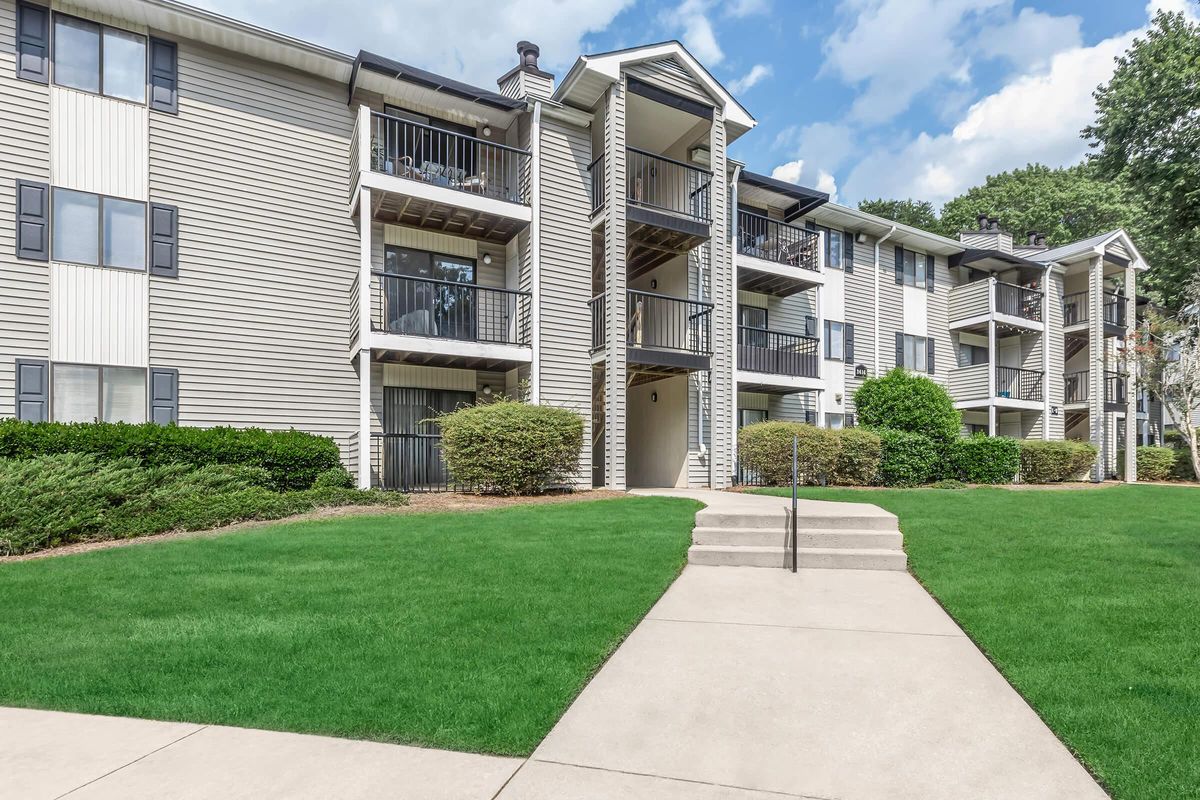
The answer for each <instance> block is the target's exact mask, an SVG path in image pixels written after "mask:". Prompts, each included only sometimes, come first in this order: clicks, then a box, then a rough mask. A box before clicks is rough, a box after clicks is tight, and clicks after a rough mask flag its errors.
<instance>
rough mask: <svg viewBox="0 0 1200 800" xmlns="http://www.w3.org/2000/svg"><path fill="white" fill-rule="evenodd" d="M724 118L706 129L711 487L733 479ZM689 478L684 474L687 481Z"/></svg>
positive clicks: (731, 283) (732, 289) (733, 288)
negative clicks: (708, 155) (710, 304)
mask: <svg viewBox="0 0 1200 800" xmlns="http://www.w3.org/2000/svg"><path fill="white" fill-rule="evenodd" d="M725 145H726V140H725V116H724V113H723V111H722V110H721V109H719V108H718V109H715V110H714V111H713V121H712V129H711V131H710V133H709V151H710V152H711V153H712V188H711V191H712V203H711V208H712V211H711V213H712V230H711V233H712V236H711V238H710V239H709V241H708V244H707V245H706V247H707V248H708V250H709V257H710V258H711V263H712V267H713V269H712V297H711V298H710V299H711V300H712V302H713V310H712V315H713V318H712V348H713V357H712V373H711V374H712V384H713V385H712V395H711V396H712V418H713V419H714V420H718V421H719V423H720V424H717V425H715V426H713V430H712V437H713V438H712V441H713V446H712V451H711V455H710V459H709V460H710V461H711V466H710V469H709V470H708V472H709V478H708V480H709V481H710V483H709V484H708V485H711V486H712V487H713V488H714V489H718V488H724V487H725V486H728V485H729V484H730V482H731V480H732V478H733V474H734V464H733V427H734V426H733V425H732V424H730V423H731V421H732V420H733V419H734V415H735V405H736V393H737V385H736V384H735V383H734V378H733V372H734V363H733V362H734V353H735V352H736V349H737V347H736V340H735V339H734V323H735V320H734V316H733V313H734V308H733V307H734V301H735V300H736V297H737V280H736V275H735V274H734V270H735V266H734V263H733V257H732V254H731V252H730V251H731V248H730V244H729V233H728V231H729V223H728V216H729V215H728V214H726V209H727V205H728V202H729V192H728V187H729V172H728V170H727V168H726V158H725ZM693 479H694V476H693V475H692V474H689V481H691V480H693Z"/></svg>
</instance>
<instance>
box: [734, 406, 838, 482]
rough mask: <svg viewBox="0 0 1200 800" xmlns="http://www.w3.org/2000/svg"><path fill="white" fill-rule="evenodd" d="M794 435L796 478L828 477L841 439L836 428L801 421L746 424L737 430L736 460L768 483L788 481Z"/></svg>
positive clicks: (828, 478)
mask: <svg viewBox="0 0 1200 800" xmlns="http://www.w3.org/2000/svg"><path fill="white" fill-rule="evenodd" d="M793 438H798V439H799V443H798V446H797V459H798V464H797V466H798V469H799V473H800V482H801V483H804V484H816V483H821V482H822V481H829V480H831V479H832V476H833V475H834V473H835V471H836V469H837V466H838V454H839V452H840V450H841V440H840V439H839V438H838V436H837V432H836V431H831V430H826V429H825V428H818V427H816V426H815V425H806V424H804V423H801V422H783V421H778V422H775V421H768V422H756V423H754V424H753V425H747V426H746V427H744V428H742V429H741V430H739V431H738V460H739V462H740V463H741V465H742V468H743V469H745V470H749V471H750V472H752V473H754V475H755V477H757V479H758V482H761V483H763V484H766V485H768V486H790V485H791V483H792V440H793Z"/></svg>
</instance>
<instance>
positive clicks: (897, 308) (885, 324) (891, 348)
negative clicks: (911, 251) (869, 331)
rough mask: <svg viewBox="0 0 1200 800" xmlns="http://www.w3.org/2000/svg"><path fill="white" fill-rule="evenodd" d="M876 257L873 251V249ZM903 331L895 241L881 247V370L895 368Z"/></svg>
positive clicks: (882, 372) (879, 344)
mask: <svg viewBox="0 0 1200 800" xmlns="http://www.w3.org/2000/svg"><path fill="white" fill-rule="evenodd" d="M872 256H874V252H872ZM903 332H904V287H903V286H902V285H900V284H897V283H896V243H895V242H894V241H893V240H888V241H886V242H884V243H883V245H882V246H881V247H880V248H879V341H878V343H877V346H878V347H879V371H880V373H881V374H886V373H887V372H888V371H890V370H892V369H895V368H896V334H897V333H903Z"/></svg>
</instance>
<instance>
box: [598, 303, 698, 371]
mask: <svg viewBox="0 0 1200 800" xmlns="http://www.w3.org/2000/svg"><path fill="white" fill-rule="evenodd" d="M626 295H627V297H626V304H627V305H626V314H627V316H626V336H625V346H626V361H627V363H628V364H629V368H630V371H631V372H644V373H652V374H658V375H671V374H679V373H685V372H693V371H696V370H707V369H709V367H710V366H711V360H712V310H713V305H712V303H708V302H705V301H703V300H688V299H685V298H682V297H670V296H669V295H664V294H653V293H651V292H641V291H636V290H633V289H630V290H628V291H627V292H626ZM607 302H608V300H607V297H606V296H605V295H598V296H596V297H593V298H592V299H591V301H590V302H589V305H590V306H591V311H592V350H593V351H599V350H602V349H603V348H604V347H605V345H606V344H607V338H608V337H607V336H606V335H605V334H606V327H605V317H606V311H607Z"/></svg>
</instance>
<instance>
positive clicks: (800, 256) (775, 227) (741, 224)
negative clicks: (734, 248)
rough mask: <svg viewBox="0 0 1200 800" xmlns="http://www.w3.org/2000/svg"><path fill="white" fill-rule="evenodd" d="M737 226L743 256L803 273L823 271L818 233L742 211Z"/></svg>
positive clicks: (740, 250)
mask: <svg viewBox="0 0 1200 800" xmlns="http://www.w3.org/2000/svg"><path fill="white" fill-rule="evenodd" d="M737 222H738V252H739V253H742V254H744V255H748V256H754V257H755V258H761V259H764V260H766V261H774V262H776V263H778V264H787V265H788V266H791V267H800V268H801V269H809V270H814V271H815V270H817V269H818V268H819V267H820V255H819V254H820V242H821V237H820V235H819V234H818V233H817V232H816V231H810V230H805V229H804V228H797V227H796V226H795V225H788V224H787V223H784V222H778V221H776V220H773V219H769V218H767V217H764V216H762V215H760V214H752V213H750V212H748V211H739V212H738V216H737Z"/></svg>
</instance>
